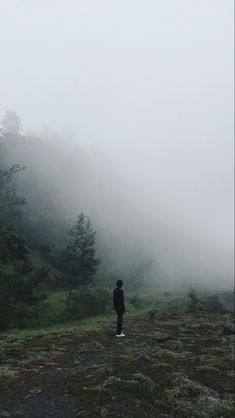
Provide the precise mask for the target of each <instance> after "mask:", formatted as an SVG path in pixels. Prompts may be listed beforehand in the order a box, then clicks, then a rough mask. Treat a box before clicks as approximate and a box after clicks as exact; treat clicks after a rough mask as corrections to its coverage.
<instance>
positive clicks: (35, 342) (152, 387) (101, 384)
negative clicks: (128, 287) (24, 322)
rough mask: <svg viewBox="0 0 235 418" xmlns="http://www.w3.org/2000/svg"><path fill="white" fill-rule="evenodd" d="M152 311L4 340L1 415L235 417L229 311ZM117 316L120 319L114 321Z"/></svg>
mask: <svg viewBox="0 0 235 418" xmlns="http://www.w3.org/2000/svg"><path fill="white" fill-rule="evenodd" d="M150 316H151V315H149V314H147V313H146V314H145V315H142V316H137V317H134V316H133V317H130V316H129V317H128V315H127V318H126V320H125V332H126V337H125V338H122V339H117V338H115V337H114V322H113V323H112V324H110V323H107V324H105V325H104V326H102V327H101V328H100V326H99V327H98V328H97V329H96V330H86V329H81V330H76V331H68V332H62V333H48V334H44V335H41V336H40V335H38V336H29V337H25V338H17V337H15V336H13V335H8V337H7V338H6V337H5V338H3V337H2V339H1V340H0V361H1V366H0V377H1V379H0V411H1V415H0V416H1V417H9V418H13V417H15V418H16V417H18V418H20V417H21V418H23V417H24V418H34V417H35V418H36V417H40V418H42V417H45V418H46V417H56V418H65V417H66V418H67V417H70V418H73V417H74V418H75V417H87V418H94V417H99V416H100V417H123V418H132V417H133V418H134V417H135V418H140V417H141V418H143V417H148V418H151V417H159V418H163V417H165V418H166V417H168V418H173V417H180V418H184V417H185V418H186V417H198V418H199V417H200V418H207V417H208V418H209V417H233V416H234V410H233V390H234V387H233V384H234V369H233V365H234V363H233V340H234V335H233V333H234V326H233V323H232V317H231V315H229V314H213V315H212V314H206V313H200V314H183V315H182V314H180V313H174V312H173V313H171V314H170V313H169V314H166V313H165V314H164V315H163V314H157V317H156V318H152V320H150ZM113 320H114V319H113Z"/></svg>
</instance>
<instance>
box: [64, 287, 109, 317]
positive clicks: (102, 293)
mask: <svg viewBox="0 0 235 418" xmlns="http://www.w3.org/2000/svg"><path fill="white" fill-rule="evenodd" d="M111 302H112V295H111V292H110V291H109V290H107V289H104V288H99V287H97V288H94V287H84V288H82V289H80V290H79V291H77V292H76V293H74V294H73V295H72V300H71V307H70V312H71V313H72V314H73V315H74V316H75V317H77V318H84V317H86V316H93V315H100V314H104V313H106V312H107V311H108V310H110V309H111V306H112V305H111Z"/></svg>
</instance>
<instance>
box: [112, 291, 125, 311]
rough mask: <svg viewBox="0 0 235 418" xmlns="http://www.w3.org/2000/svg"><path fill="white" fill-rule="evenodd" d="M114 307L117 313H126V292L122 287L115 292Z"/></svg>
mask: <svg viewBox="0 0 235 418" xmlns="http://www.w3.org/2000/svg"><path fill="white" fill-rule="evenodd" d="M113 307H114V309H115V310H116V311H122V312H125V305H124V292H123V290H122V289H120V287H117V288H116V289H114V291H113Z"/></svg>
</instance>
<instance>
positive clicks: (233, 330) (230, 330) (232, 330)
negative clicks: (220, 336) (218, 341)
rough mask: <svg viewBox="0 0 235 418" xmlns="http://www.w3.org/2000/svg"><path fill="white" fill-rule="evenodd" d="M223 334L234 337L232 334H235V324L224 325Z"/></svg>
mask: <svg viewBox="0 0 235 418" xmlns="http://www.w3.org/2000/svg"><path fill="white" fill-rule="evenodd" d="M223 333H224V335H232V334H235V326H234V324H232V323H231V322H227V323H226V324H224V327H223Z"/></svg>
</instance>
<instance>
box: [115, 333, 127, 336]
mask: <svg viewBox="0 0 235 418" xmlns="http://www.w3.org/2000/svg"><path fill="white" fill-rule="evenodd" d="M116 337H125V334H123V332H121V334H116Z"/></svg>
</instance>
